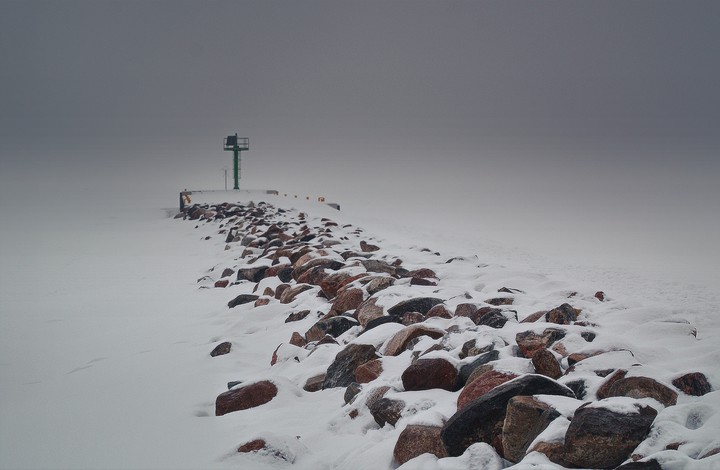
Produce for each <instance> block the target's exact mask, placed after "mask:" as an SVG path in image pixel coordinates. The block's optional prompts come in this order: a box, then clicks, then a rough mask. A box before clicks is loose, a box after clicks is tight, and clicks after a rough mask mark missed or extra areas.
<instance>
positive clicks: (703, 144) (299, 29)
mask: <svg viewBox="0 0 720 470" xmlns="http://www.w3.org/2000/svg"><path fill="white" fill-rule="evenodd" d="M2 11H3V14H2V15H1V18H0V58H1V60H2V67H1V68H2V71H1V72H0V90H1V91H0V178H1V180H0V184H1V186H0V209H1V210H2V216H3V227H2V230H7V231H10V230H11V231H13V232H16V233H17V234H18V240H20V239H23V237H22V236H21V234H22V223H21V222H22V221H23V220H24V218H26V217H39V216H46V215H45V214H46V213H50V212H52V213H53V214H54V215H52V216H51V218H50V219H49V220H52V217H56V218H63V217H67V216H70V217H75V218H77V219H78V220H79V221H82V220H83V219H87V218H91V217H92V211H88V212H85V211H83V207H84V206H83V205H84V204H86V203H87V201H88V200H92V201H93V202H94V203H95V204H93V206H92V207H93V209H92V210H93V211H94V210H97V207H105V208H107V210H116V209H117V208H119V207H125V208H127V207H133V206H137V205H139V204H146V205H152V206H157V207H158V208H161V207H172V206H174V205H175V204H176V203H177V193H178V191H179V190H182V189H184V188H188V189H207V188H216V189H221V188H223V185H224V179H223V178H224V176H223V171H222V169H223V167H227V168H231V166H232V162H231V154H230V153H229V152H223V151H222V148H221V143H222V137H224V136H226V135H228V134H232V133H235V132H238V133H239V135H241V136H247V137H249V138H250V147H251V148H250V151H249V152H245V153H243V154H242V180H241V187H244V188H271V189H277V190H279V191H280V192H281V193H288V194H289V195H290V196H291V197H292V196H294V195H298V196H299V197H301V198H303V197H311V198H315V197H318V196H324V197H326V198H327V199H328V200H331V201H335V202H338V203H339V204H341V206H342V207H343V209H344V210H347V211H350V212H356V213H358V214H364V215H368V216H375V217H379V218H386V219H387V220H389V221H393V222H394V223H403V224H408V225H409V226H415V227H418V230H425V229H432V230H436V231H444V232H447V233H448V234H449V235H450V234H455V235H457V234H459V235H462V236H463V237H465V238H467V237H478V238H479V239H485V240H492V241H497V242H499V243H503V244H507V245H509V246H516V247H519V248H520V249H523V250H528V251H531V252H537V253H542V254H545V255H549V256H557V257H564V258H566V259H567V260H568V262H572V263H590V264H597V265H601V266H608V267H613V268H620V269H628V270H632V271H635V272H638V273H642V274H644V275H648V276H656V277H658V278H663V279H671V280H679V281H683V282H696V283H702V284H709V285H714V286H716V285H717V284H718V282H720V270H719V269H718V267H717V266H718V265H719V264H720V256H719V255H718V251H719V250H718V249H717V246H716V243H717V240H718V239H720V213H719V212H720V211H719V210H718V207H719V206H720V204H719V203H720V189H719V187H720V185H718V184H717V179H718V175H719V174H720V162H719V159H718V150H719V149H720V138H719V137H718V133H717V129H718V128H720V92H718V89H717V83H720V66H719V65H718V64H719V62H718V61H717V55H718V46H717V44H720V37H719V36H720V33H719V32H718V30H717V24H716V23H717V22H716V18H717V17H718V14H719V13H720V5H718V4H717V3H716V2H682V3H681V2H656V1H654V2H649V1H648V2H645V1H640V2H632V3H627V2H613V1H610V2H595V3H590V2H581V3H578V2H552V3H530V2H514V1H509V2H508V1H502V2H469V1H467V2H466V1H454V2H425V1H412V2H410V1H396V2H374V1H357V2H354V1H351V2H318V1H309V2H275V1H269V2H268V1H262V2H261V1H258V2H250V1H243V2H222V1H211V2H184V1H180V2H175V1H173V2H169V1H154V2H139V1H138V2H132V1H131V2H104V1H92V2H90V1H86V2H78V1H66V2H40V1H34V0H31V1H26V2H3V3H2ZM229 184H231V183H230V182H229ZM49 227H52V224H50V225H49ZM34 236H35V237H36V238H37V239H41V238H42V237H43V236H47V235H46V234H35V235H34ZM24 239H25V240H27V238H24ZM9 249H12V248H11V247H7V246H6V247H3V251H4V250H9Z"/></svg>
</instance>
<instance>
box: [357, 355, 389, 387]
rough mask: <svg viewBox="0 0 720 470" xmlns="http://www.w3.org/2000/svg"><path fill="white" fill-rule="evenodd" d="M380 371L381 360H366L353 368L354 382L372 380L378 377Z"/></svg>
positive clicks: (361, 382) (360, 382)
mask: <svg viewBox="0 0 720 470" xmlns="http://www.w3.org/2000/svg"><path fill="white" fill-rule="evenodd" d="M382 371H383V367H382V360H380V359H373V360H372V361H368V362H366V363H365V364H362V365H360V366H358V368H357V369H355V382H357V383H359V384H364V383H368V382H372V381H373V380H375V379H377V378H378V377H380V374H382Z"/></svg>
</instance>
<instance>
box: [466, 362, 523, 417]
mask: <svg viewBox="0 0 720 470" xmlns="http://www.w3.org/2000/svg"><path fill="white" fill-rule="evenodd" d="M517 377H518V376H517V375H515V374H511V373H507V372H500V371H497V370H489V371H487V372H485V373H484V374H481V375H480V376H478V377H477V378H476V379H475V380H473V381H472V382H470V383H468V384H466V385H465V387H464V388H463V389H462V392H460V395H459V396H458V399H457V408H458V410H461V409H463V408H465V406H466V405H467V404H468V403H470V402H472V401H473V400H475V399H477V398H480V397H481V396H483V395H485V394H486V393H488V392H489V391H490V390H492V389H494V388H495V387H497V386H498V385H502V384H504V383H505V382H509V381H511V380H512V379H515V378H517Z"/></svg>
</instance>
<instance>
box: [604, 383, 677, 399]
mask: <svg viewBox="0 0 720 470" xmlns="http://www.w3.org/2000/svg"><path fill="white" fill-rule="evenodd" d="M610 396H611V397H631V398H654V399H656V400H657V401H659V402H660V403H662V404H663V405H665V406H673V405H675V404H676V403H677V397H678V394H677V392H675V391H674V390H672V389H671V388H670V387H667V386H665V385H663V384H661V383H660V382H658V381H657V380H655V379H651V378H650V377H625V378H624V379H620V380H618V381H617V382H615V383H614V384H613V386H612V387H610Z"/></svg>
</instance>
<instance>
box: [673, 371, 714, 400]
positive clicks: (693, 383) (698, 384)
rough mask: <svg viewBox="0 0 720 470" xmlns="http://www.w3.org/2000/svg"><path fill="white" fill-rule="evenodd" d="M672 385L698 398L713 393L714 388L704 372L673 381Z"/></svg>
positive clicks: (693, 373)
mask: <svg viewBox="0 0 720 470" xmlns="http://www.w3.org/2000/svg"><path fill="white" fill-rule="evenodd" d="M672 384H673V385H675V386H676V387H677V388H679V389H680V390H682V391H683V393H686V394H687V395H694V396H696V397H699V396H702V395H705V394H706V393H710V392H712V386H711V385H710V382H708V379H707V377H705V374H703V373H702V372H691V373H689V374H685V375H683V376H681V377H678V378H677V379H675V380H673V381H672Z"/></svg>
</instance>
